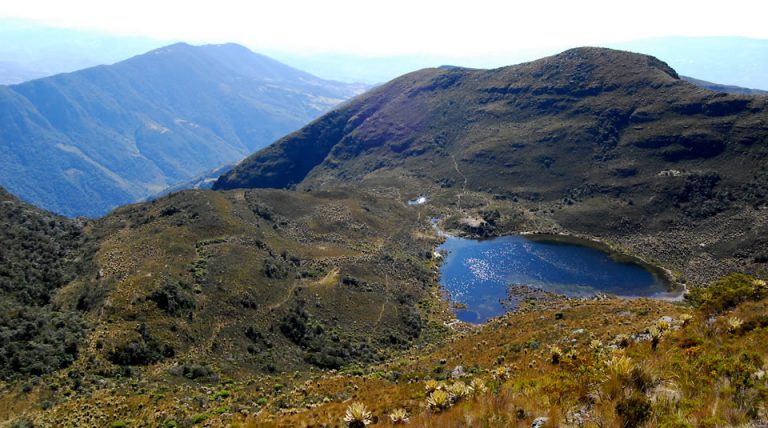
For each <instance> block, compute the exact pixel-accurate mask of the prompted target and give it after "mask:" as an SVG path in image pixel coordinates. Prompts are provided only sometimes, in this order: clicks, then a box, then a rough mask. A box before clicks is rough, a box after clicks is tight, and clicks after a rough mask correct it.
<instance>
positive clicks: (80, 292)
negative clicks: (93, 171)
mask: <svg viewBox="0 0 768 428" xmlns="http://www.w3.org/2000/svg"><path fill="white" fill-rule="evenodd" d="M765 104H766V101H765V100H764V99H763V98H758V97H749V96H735V95H727V94H718V93H714V92H711V91H707V90H704V89H701V88H697V87H695V86H693V85H690V84H688V83H686V82H684V81H681V80H680V79H678V78H677V76H676V74H675V72H674V71H673V70H671V69H670V68H669V67H666V66H665V65H664V64H663V63H662V62H660V61H658V60H656V59H653V58H649V57H645V56H640V55H634V54H629V53H623V52H614V51H607V50H599V49H577V50H572V51H568V52H565V53H563V54H561V55H558V56H555V57H552V58H547V59H544V60H541V61H537V62H534V63H530V64H523V65H520V66H516V67H510V68H504V69H499V70H492V71H478V70H465V69H457V68H445V69H439V70H423V71H420V72H417V73H413V74H411V75H408V76H404V77H402V78H400V79H397V80H395V81H393V82H391V83H389V84H387V85H384V86H382V87H380V88H378V89H376V90H374V91H373V92H371V93H370V94H368V95H366V96H363V97H361V98H359V99H357V100H354V101H352V102H350V103H349V104H346V105H344V106H343V107H341V108H339V109H337V110H335V111H333V112H331V113H329V114H327V115H326V116H324V117H323V118H321V119H318V120H317V121H315V122H314V123H312V124H310V125H309V126H307V127H305V128H304V129H302V130H300V131H298V132H296V133H294V134H292V135H291V136H289V137H286V138H285V139H283V140H281V141H279V142H278V143H277V144H275V145H274V146H271V147H270V148H268V149H265V150H263V151H261V152H259V153H257V154H256V155H254V156H253V157H251V158H250V159H249V160H248V161H247V162H245V163H243V164H242V165H240V166H238V167H236V168H235V169H234V170H233V171H232V172H231V173H229V174H227V175H226V176H224V177H223V178H221V179H220V181H219V182H218V185H219V187H220V188H227V189H229V190H227V191H197V190H196V191H183V192H179V193H174V194H171V195H169V196H166V197H163V198H160V199H158V200H155V201H152V202H147V203H142V204H136V205H130V206H124V207H121V208H118V209H116V210H114V211H113V212H112V213H111V214H110V215H108V216H107V217H104V218H102V219H99V220H94V221H89V222H87V223H86V225H85V227H84V228H83V229H80V230H81V232H80V233H81V236H83V238H82V239H83V243H82V244H77V245H75V246H74V248H80V250H79V251H81V252H83V253H84V254H92V256H91V257H89V258H84V259H83V260H92V265H91V267H87V266H86V267H85V268H84V270H83V272H84V273H83V274H80V273H77V274H76V275H74V276H67V277H66V284H64V285H60V286H57V287H58V288H57V291H56V292H55V293H53V294H51V298H50V299H49V300H50V301H51V302H52V303H50V304H49V305H48V306H41V307H42V308H46V309H45V310H48V309H47V308H51V310H53V309H54V308H55V311H57V313H60V314H62V316H76V317H78V318H79V319H82V320H85V322H86V323H87V324H88V325H90V326H91V328H90V330H89V331H88V332H87V334H85V335H84V336H83V337H84V338H83V339H82V340H79V341H78V340H77V338H78V337H77V336H72V337H74V339H75V342H76V343H78V347H77V352H76V358H73V359H74V362H72V363H71V364H69V365H67V364H66V363H68V361H67V362H66V363H65V364H62V365H64V366H66V368H65V369H63V370H59V371H57V372H54V373H51V374H43V375H42V376H41V377H40V378H39V379H37V380H36V379H35V378H33V377H29V376H27V373H30V372H31V370H27V371H26V372H25V371H22V370H16V371H15V372H14V376H20V378H19V379H18V380H12V381H10V382H5V383H3V384H2V385H1V386H2V394H3V397H4V398H5V397H7V398H8V399H6V400H0V419H6V420H10V421H14V420H18V421H21V422H19V423H22V422H23V421H24V418H27V419H29V420H30V421H32V422H33V423H36V424H41V425H43V426H48V425H54V424H58V425H63V426H84V425H85V426H92V425H96V426H109V425H110V424H113V425H115V424H116V426H193V425H194V424H199V423H205V424H211V426H227V425H231V426H237V425H238V424H240V426H307V425H314V426H317V425H321V424H325V425H330V426H333V425H339V424H341V423H342V417H343V415H344V411H345V408H346V406H348V405H349V404H350V401H351V400H355V401H362V402H364V403H365V404H366V405H368V406H369V408H371V409H372V410H373V412H374V417H375V418H376V419H377V420H378V423H379V424H383V423H385V422H387V420H388V414H389V412H391V411H393V410H395V409H396V408H404V409H405V410H406V411H407V413H408V414H410V415H411V416H412V421H413V425H414V426H466V425H468V424H469V423H470V422H471V423H472V424H477V425H483V426H513V425H520V426H531V424H532V423H533V421H534V419H535V418H537V417H540V416H548V417H549V418H550V424H551V425H553V426H557V425H559V424H562V425H565V424H566V423H570V424H572V426H579V425H578V423H577V422H574V421H576V419H575V418H577V417H578V418H581V417H582V416H577V415H587V416H588V418H589V420H590V421H596V424H595V426H622V425H623V426H687V425H685V424H684V421H685V420H691V421H694V425H695V426H713V427H714V426H728V425H731V426H734V425H735V426H739V425H744V424H747V423H762V422H764V421H765V420H766V419H767V418H768V416H767V412H768V409H766V407H765V404H764V403H765V402H766V400H765V397H766V391H768V384H766V380H765V379H766V377H765V373H764V371H765V369H766V365H765V361H766V360H768V355H767V354H766V353H765V349H764V347H761V346H760V344H763V343H765V340H766V334H767V333H766V327H767V326H768V323H767V322H766V319H765V316H766V315H765V314H766V310H767V309H766V308H768V306H766V300H765V296H766V291H765V283H764V282H763V281H761V280H759V279H758V278H764V277H765V270H764V266H765V263H766V262H768V251H766V242H768V241H766V240H765V239H764V236H765V228H766V226H765V225H766V218H765V216H766V215H768V210H764V209H763V207H764V206H765V205H766V201H765V199H766V196H767V195H766V193H765V189H766V188H768V187H766V186H765V185H764V184H765V183H766V180H768V173H767V172H766V169H765V164H766V158H765V156H766V155H768V147H766V144H768V141H766V138H767V137H768V128H767V127H766V126H767V125H766V121H767V120H768V118H767V117H766V111H765V106H766V105H765ZM241 186H243V187H249V186H250V187H285V188H293V189H265V188H247V189H246V188H237V187H241ZM422 193H424V194H426V196H427V197H428V202H427V203H426V204H423V205H418V206H409V205H408V204H407V201H408V200H410V199H412V198H414V197H415V196H417V195H419V194H422ZM434 217H438V218H441V219H442V222H441V224H440V227H441V228H442V229H444V230H445V229H450V230H452V231H454V232H457V233H463V234H465V235H474V236H496V235H501V234H505V233H510V232H514V231H535V232H540V233H568V234H573V235H579V236H581V237H587V238H599V239H600V240H601V241H603V243H604V244H606V245H609V246H610V247H612V248H613V249H616V250H621V251H624V252H627V253H630V254H633V255H635V254H636V255H639V256H642V257H643V258H644V259H645V260H646V261H647V262H649V263H652V264H655V265H658V266H660V267H661V268H667V269H670V270H672V271H673V272H672V273H673V275H674V279H675V280H677V281H680V282H683V281H687V283H688V286H689V287H690V288H691V289H695V288H698V287H706V286H708V285H709V284H710V283H712V285H711V288H706V289H702V290H701V291H694V292H692V293H691V294H690V298H689V299H688V300H687V301H686V302H680V303H671V302H662V301H654V300H645V299H634V300H627V301H624V300H619V299H611V298H599V299H596V300H589V301H583V300H570V299H565V298H560V297H556V296H551V295H546V293H542V294H541V295H539V296H533V295H532V294H533V293H532V294H531V295H529V296H528V297H526V298H524V299H523V300H521V304H520V312H519V313H514V314H507V315H505V316H503V317H501V318H499V319H495V320H493V321H490V322H489V323H488V324H486V325H483V326H480V327H477V328H471V327H468V326H466V325H461V324H451V323H448V321H450V320H451V318H452V314H451V312H450V311H449V310H448V307H447V306H448V305H447V303H446V302H445V301H443V300H441V298H440V290H439V287H438V278H437V267H438V261H437V260H435V259H434V249H435V247H436V246H437V244H438V243H439V242H440V238H439V236H438V235H437V233H436V231H435V230H434V228H433V227H432V225H431V224H430V221H429V220H430V219H431V218H434ZM88 248H92V250H91V253H88V251H87V249H88ZM731 270H733V271H737V272H740V273H739V274H735V275H731V276H725V277H723V278H722V279H720V280H718V279H717V278H720V277H721V276H722V275H720V274H719V273H721V272H725V271H731ZM744 274H751V276H746V275H744ZM70 279H71V280H70ZM36 307H38V306H36ZM51 319H52V320H53V321H51V322H50V323H49V324H50V325H60V324H61V323H58V324H57V322H58V318H55V317H51ZM17 325H19V324H18V323H16V324H14V326H17ZM40 325H43V326H45V325H46V324H45V323H41V324H40ZM67 325H73V324H71V323H67ZM71 355H74V354H71ZM457 366H461V369H459V368H458V367H457ZM454 373H455V374H454ZM454 378H455V379H456V380H457V382H458V380H460V381H461V382H465V381H466V382H467V383H469V382H470V381H471V378H476V379H475V380H478V379H479V380H481V381H482V382H483V383H484V385H486V386H487V388H486V386H483V388H481V387H480V384H477V383H476V384H475V386H476V387H477V388H476V389H475V390H474V391H477V392H471V391H469V392H468V391H467V390H466V389H464V390H463V392H462V391H460V390H458V389H456V388H455V387H457V388H459V389H461V388H462V386H461V385H458V386H456V385H453V384H452V385H451V387H452V389H451V391H454V392H451V394H453V397H449V398H448V401H445V400H444V401H442V402H440V403H437V404H434V401H435V400H434V399H438V398H439V396H440V394H438V395H437V396H434V395H431V396H429V397H428V395H427V394H431V393H432V392H434V391H428V390H427V389H426V388H425V387H428V385H425V383H426V382H425V381H426V380H428V379H429V380H432V381H450V382H454ZM465 386H466V385H465ZM434 387H435V388H438V387H439V388H443V389H448V387H447V386H445V385H444V386H440V385H439V383H436V385H434ZM433 389H434V388H433ZM484 389H485V390H484ZM425 391H427V392H425ZM456 394H460V396H459V395H456ZM445 397H448V393H445ZM427 398H433V404H429V402H428V401H427ZM362 413H363V414H364V413H365V412H362ZM587 416H584V417H587ZM363 419H365V418H363ZM468 421H470V422H468ZM584 426H590V425H589V424H584Z"/></svg>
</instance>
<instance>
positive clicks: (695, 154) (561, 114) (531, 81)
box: [216, 48, 768, 283]
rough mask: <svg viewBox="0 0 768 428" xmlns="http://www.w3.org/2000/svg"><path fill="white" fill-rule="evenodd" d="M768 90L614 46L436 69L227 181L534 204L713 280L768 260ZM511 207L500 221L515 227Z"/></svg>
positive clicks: (549, 220)
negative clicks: (731, 90) (705, 83)
mask: <svg viewBox="0 0 768 428" xmlns="http://www.w3.org/2000/svg"><path fill="white" fill-rule="evenodd" d="M766 102H768V100H766V98H764V97H750V96H745V95H728V94H723V93H715V92H711V91H708V90H705V89H702V88H698V87H696V86H694V85H691V84H689V83H687V82H685V81H683V80H680V79H679V78H678V77H677V75H676V74H675V72H674V70H672V69H670V68H669V67H667V66H666V65H665V64H664V63H662V62H661V61H658V60H657V59H655V58H651V57H647V56H643V55H637V54H631V53H627V52H619V51H610V50H606V49H592V48H582V49H574V50H570V51H566V52H564V53H562V54H559V55H556V56H554V57H550V58H545V59H542V60H538V61H534V62H531V63H527V64H521V65H517V66H512V67H505V68H500V69H496V70H467V69H460V68H452V69H428V70H422V71H418V72H415V73H411V74H408V75H406V76H403V77H401V78H398V79H395V80H393V81H392V82H389V83H388V84H386V85H383V86H381V87H379V88H377V89H375V90H373V91H371V92H369V93H368V94H367V95H365V96H363V97H360V98H358V99H356V100H354V101H352V102H350V103H348V104H347V105H345V106H343V107H342V108H339V109H338V110H337V111H335V112H333V113H331V114H329V115H326V116H324V117H323V118H321V119H319V120H317V121H315V122H314V123H312V124H310V125H308V126H307V127H305V128H304V129H302V130H300V131H298V132H297V133H294V134H292V135H289V136H287V137H285V138H284V139H282V140H281V141H279V142H277V143H276V144H274V145H272V146H270V147H269V148H266V149H264V150H262V151H260V152H257V153H255V154H254V155H252V156H251V157H250V158H249V159H247V160H246V161H244V162H243V163H241V164H240V165H238V167H237V168H235V169H234V170H233V171H231V172H230V173H228V174H226V175H224V176H223V177H222V178H221V179H220V180H219V182H218V183H217V184H216V186H217V188H234V187H291V186H297V187H298V188H299V189H317V188H322V187H323V186H329V185H339V186H345V185H349V186H363V187H366V188H368V189H371V190H372V191H375V192H377V193H378V194H380V195H384V196H388V197H391V196H395V197H397V196H400V197H402V198H406V197H413V196H415V195H418V194H420V193H425V194H427V195H429V197H430V198H431V199H432V200H434V201H435V204H437V205H440V206H445V207H453V208H455V209H456V210H457V211H458V212H461V213H464V214H469V215H477V214H478V213H479V211H482V210H487V209H501V210H506V211H516V212H519V211H523V212H525V211H528V212H534V213H535V215H536V217H538V218H539V219H540V224H539V226H538V229H541V230H548V231H555V232H568V233H576V234H584V235H588V236H591V237H597V238H600V239H602V240H605V241H607V242H609V243H611V244H612V245H615V246H617V247H622V248H625V249H627V250H629V251H631V252H633V253H636V254H640V255H642V256H643V257H645V258H647V259H649V260H655V261H657V262H658V263H659V264H662V265H664V266H666V267H668V268H669V269H671V270H673V271H675V272H676V273H677V274H678V276H679V277H680V279H683V280H690V281H693V282H696V283H704V282H706V281H708V280H709V279H710V278H711V277H713V276H717V275H721V274H724V273H726V272H728V271H729V270H743V271H751V272H760V271H764V269H765V267H764V263H762V261H763V260H768V258H766V257H763V256H760V254H762V253H765V251H766V246H765V242H763V241H762V240H761V239H759V238H757V236H759V235H761V234H764V230H762V229H763V226H761V225H763V224H765V220H766V218H765V216H766V212H765V210H762V207H764V206H765V205H766V196H767V195H766V193H765V192H764V190H763V189H765V188H766V187H767V186H768V182H767V181H766V179H768V175H767V174H766V161H765V160H766V156H768V148H767V147H768V146H767V145H766V141H767V140H766V136H767V135H768V128H767V125H766V124H767V123H768V110H767V109H766ZM513 220H515V219H514V218H502V219H501V220H500V221H499V223H505V226H503V227H504V229H505V230H515V229H516V227H515V226H516V225H515V224H514V221H513ZM744 224H747V225H754V226H748V227H750V228H752V232H753V233H748V234H744V233H743V225H744ZM517 230H520V229H519V227H518V228H517ZM712 260H718V261H719V263H712V262H711V261H712Z"/></svg>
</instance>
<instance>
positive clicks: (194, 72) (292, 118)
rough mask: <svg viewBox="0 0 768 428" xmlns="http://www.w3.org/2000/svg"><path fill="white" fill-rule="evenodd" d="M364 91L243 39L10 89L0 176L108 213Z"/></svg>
mask: <svg viewBox="0 0 768 428" xmlns="http://www.w3.org/2000/svg"><path fill="white" fill-rule="evenodd" d="M364 89H365V87H364V86H361V85H350V84H345V83H339V82H333V81H327V80H323V79H319V78H317V77H314V76H312V75H310V74H308V73H304V72H302V71H299V70H296V69H294V68H291V67H289V66H286V65H284V64H281V63H279V62H277V61H274V60H272V59H270V58H268V57H266V56H263V55H259V54H256V53H253V52H251V51H250V50H248V49H246V48H244V47H242V46H239V45H234V44H228V45H208V46H198V47H195V46H190V45H187V44H181V43H180V44H175V45H171V46H168V47H165V48H161V49H157V50H154V51H151V52H149V53H147V54H144V55H140V56H136V57H134V58H131V59H129V60H126V61H123V62H119V63H117V64H114V65H110V66H98V67H93V68H89V69H85V70H82V71H77V72H73V73H69V74H60V75H56V76H52V77H48V78H43V79H39V80H33V81H30V82H26V83H22V84H18V85H12V86H0V154H2V159H3V164H2V166H1V167H0V185H2V186H5V187H6V188H7V189H8V190H9V191H10V192H12V193H14V194H16V195H18V196H19V197H21V198H22V199H23V200H25V201H28V202H31V203H34V204H36V205H38V206H40V207H43V208H45V209H48V210H52V211H55V212H58V213H61V214H65V215H68V216H78V215H85V216H98V215H102V214H104V213H106V212H107V211H108V210H110V209H111V208H114V207H116V206H118V205H122V204H126V203H130V202H134V201H137V200H139V199H142V198H144V197H147V196H149V195H152V194H155V193H157V192H160V191H161V190H163V189H165V188H166V187H168V186H172V185H174V184H176V183H179V182H182V181H186V180H189V179H191V178H193V177H195V176H197V175H198V174H201V173H203V172H204V171H207V170H210V169H212V168H215V167H218V166H221V165H224V164H230V163H234V162H236V161H238V160H240V159H241V158H243V157H244V156H246V155H247V154H249V153H251V152H253V151H254V150H257V149H259V148H261V147H264V146H266V145H267V144H269V143H271V142H272V141H274V140H275V139H277V138H279V137H280V136H283V135H285V134H286V133H288V132H290V131H293V130H295V129H297V128H299V127H300V126H302V125H303V124H305V123H307V122H309V121H310V120H312V119H313V118H315V117H317V116H318V115H320V114H321V113H324V112H326V111H327V110H329V109H330V108H331V107H333V106H335V105H336V104H338V103H340V102H341V101H343V100H346V99H348V98H350V97H352V96H354V95H356V94H358V93H360V92H362V91H363V90H364Z"/></svg>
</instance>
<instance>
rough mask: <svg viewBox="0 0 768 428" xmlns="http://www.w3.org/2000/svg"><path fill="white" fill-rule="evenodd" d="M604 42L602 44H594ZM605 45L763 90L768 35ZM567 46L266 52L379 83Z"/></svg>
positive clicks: (316, 70)
mask: <svg viewBox="0 0 768 428" xmlns="http://www.w3.org/2000/svg"><path fill="white" fill-rule="evenodd" d="M599 45H601V46H603V44H599ZM604 46H605V47H608V48H614V49H622V50H628V51H632V52H637V53H642V54H646V55H652V56H655V57H657V58H659V59H661V60H663V61H665V62H666V63H667V64H669V65H670V66H671V67H672V68H674V69H675V70H677V72H678V73H680V74H681V75H684V76H691V77H694V78H696V79H701V80H705V81H709V82H714V83H717V84H724V85H735V86H740V87H744V88H750V89H763V90H768V77H766V73H765V72H764V70H766V69H768V40H760V39H748V38H741V37H660V38H654V39H641V40H635V41H628V42H621V43H607V44H605V45H604ZM569 47H570V46H559V47H550V48H536V49H515V50H514V51H511V52H509V53H503V54H484V55H478V56H474V57H458V56H436V55H426V54H425V55H393V56H364V55H354V54H340V53H316V54H306V55H300V54H296V53H285V52H271V55H272V56H273V57H275V58H278V59H280V60H281V61H283V62H285V63H287V64H290V65H292V66H294V67H298V68H300V69H302V70H306V71H308V72H310V73H313V74H315V75H317V76H321V77H324V78H326V79H337V80H344V81H362V82H369V83H382V82H386V81H388V80H391V79H394V78H395V77H397V76H400V75H402V74H405V73H408V72H411V71H414V70H418V69H422V68H429V67H438V66H441V65H445V64H452V65H457V66H463V67H473V68H495V67H503V66H507V65H510V64H518V63H521V62H526V61H533V60H536V59H538V58H541V57H544V56H548V55H554V54H556V53H558V52H560V51H562V50H565V49H567V48H569Z"/></svg>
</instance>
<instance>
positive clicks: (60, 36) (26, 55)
mask: <svg viewBox="0 0 768 428" xmlns="http://www.w3.org/2000/svg"><path fill="white" fill-rule="evenodd" d="M173 42H175V41H160V40H154V39H150V38H146V37H132V36H124V35H111V34H105V33H102V32H97V31H90V30H76V29H70V28H56V27H51V26H48V25H45V24H41V23H38V22H34V21H29V20H25V19H18V18H7V17H6V18H0V84H5V85H9V84H14V83H21V82H25V81H27V80H32V79H38V78H41V77H46V76H52V75H54V74H59V73H66V72H72V71H76V70H81V69H83V68H87V67H93V66H97V65H102V64H112V63H115V62H118V61H122V60H124V59H126V58H130V57H132V56H135V55H139V54H142V53H144V52H147V51H150V50H152V49H157V48H160V47H162V46H165V45H169V44H171V43H173Z"/></svg>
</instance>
